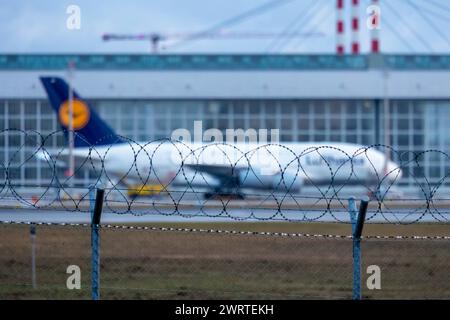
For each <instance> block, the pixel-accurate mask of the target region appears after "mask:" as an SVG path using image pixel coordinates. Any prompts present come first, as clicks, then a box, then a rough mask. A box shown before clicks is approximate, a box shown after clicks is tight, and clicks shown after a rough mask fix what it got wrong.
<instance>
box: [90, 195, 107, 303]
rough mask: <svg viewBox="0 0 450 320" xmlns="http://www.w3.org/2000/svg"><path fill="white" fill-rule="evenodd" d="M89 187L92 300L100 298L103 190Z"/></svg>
mask: <svg viewBox="0 0 450 320" xmlns="http://www.w3.org/2000/svg"><path fill="white" fill-rule="evenodd" d="M95 190H96V189H95V187H93V186H92V187H90V188H89V200H90V202H89V207H90V212H91V267H92V272H91V286H92V287H91V289H92V300H99V299H100V235H99V228H100V215H101V210H102V205H103V196H104V190H101V189H97V193H96V192H95Z"/></svg>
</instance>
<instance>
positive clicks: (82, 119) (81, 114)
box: [59, 99, 91, 130]
mask: <svg viewBox="0 0 450 320" xmlns="http://www.w3.org/2000/svg"><path fill="white" fill-rule="evenodd" d="M72 115H73V121H72V125H73V129H74V130H80V129H83V128H84V127H85V126H86V124H87V123H88V122H89V118H90V116H91V114H90V112H89V107H88V106H87V105H86V103H84V102H83V101H81V100H76V99H74V100H73V101H72ZM69 120H70V112H69V101H68V100H66V101H64V102H63V103H62V104H61V106H60V107H59V121H60V122H61V123H62V125H63V126H64V127H66V128H69Z"/></svg>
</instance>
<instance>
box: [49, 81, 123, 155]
mask: <svg viewBox="0 0 450 320" xmlns="http://www.w3.org/2000/svg"><path fill="white" fill-rule="evenodd" d="M40 79H41V82H42V85H43V86H44V88H45V91H46V92H47V96H48V99H49V101H50V104H51V105H52V107H53V109H54V110H55V112H56V114H57V116H58V122H59V124H60V125H61V127H62V129H63V131H64V135H65V136H66V138H67V134H68V130H69V126H70V111H69V108H70V107H69V86H68V84H67V83H66V82H65V81H64V80H63V79H61V78H58V77H41V78H40ZM72 119H73V120H72V126H73V131H74V132H75V133H76V134H74V147H75V148H81V147H89V146H100V145H112V144H118V143H123V140H122V139H121V138H120V137H119V136H117V134H116V133H115V132H114V131H113V129H111V127H109V126H108V125H107V124H106V123H105V122H104V121H103V120H102V119H100V117H99V116H98V115H97V113H96V112H95V110H93V109H92V108H91V107H90V106H89V105H88V103H87V102H86V101H85V100H83V99H82V98H81V97H80V96H79V95H78V93H77V92H76V91H75V90H73V100H72Z"/></svg>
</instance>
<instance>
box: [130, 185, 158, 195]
mask: <svg viewBox="0 0 450 320" xmlns="http://www.w3.org/2000/svg"><path fill="white" fill-rule="evenodd" d="M163 189H164V187H163V186H162V185H160V184H146V185H131V186H129V187H128V190H127V194H128V196H129V197H130V198H137V197H151V196H155V195H159V194H160V193H161V192H162V191H163Z"/></svg>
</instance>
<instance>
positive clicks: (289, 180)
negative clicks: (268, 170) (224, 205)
mask: <svg viewBox="0 0 450 320" xmlns="http://www.w3.org/2000/svg"><path fill="white" fill-rule="evenodd" d="M185 166H186V167H188V168H190V169H192V170H194V171H196V172H199V173H206V174H208V175H210V176H213V177H215V178H216V179H218V180H219V181H220V187H219V188H220V189H237V188H251V189H267V190H287V189H288V190H290V191H296V190H299V189H300V185H302V184H303V177H302V176H301V175H300V174H290V173H287V172H284V173H283V174H282V173H280V172H278V173H272V174H261V173H260V172H261V170H257V169H258V168H249V167H243V166H236V167H233V166H222V165H209V164H185Z"/></svg>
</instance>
